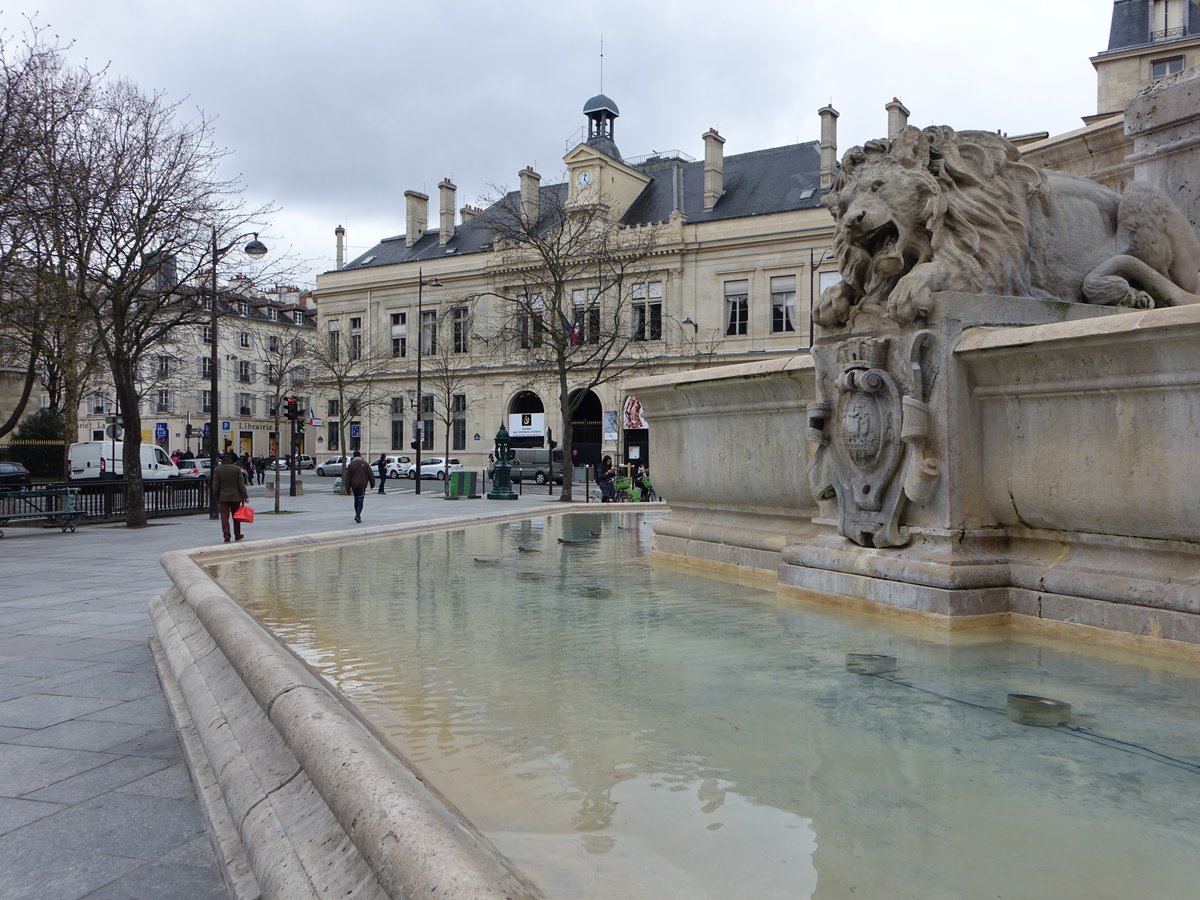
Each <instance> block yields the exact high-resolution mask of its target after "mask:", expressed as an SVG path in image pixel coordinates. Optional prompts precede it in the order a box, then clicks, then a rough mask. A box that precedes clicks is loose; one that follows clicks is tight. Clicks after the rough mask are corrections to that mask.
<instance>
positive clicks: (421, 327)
mask: <svg viewBox="0 0 1200 900" xmlns="http://www.w3.org/2000/svg"><path fill="white" fill-rule="evenodd" d="M425 285H429V286H430V287H441V286H442V283H441V282H440V281H438V279H437V276H436V275H434V276H433V278H431V279H430V280H429V281H426V280H425V273H424V272H423V271H422V270H421V269H420V268H418V269H417V447H416V450H417V462H416V466H417V468H416V473H417V483H416V485H414V487H413V491H414V492H415V493H418V494H419V493H421V441H422V440H423V439H424V437H425V419H424V416H423V415H422V413H423V412H424V410H423V409H422V404H421V355H422V351H423V349H424V344H425V323H424V322H423V321H422V318H423V317H422V315H421V314H422V313H423V312H424V309H423V308H422V306H421V299H422V298H421V289H422V288H424V287H425Z"/></svg>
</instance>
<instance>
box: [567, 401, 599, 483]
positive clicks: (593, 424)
mask: <svg viewBox="0 0 1200 900" xmlns="http://www.w3.org/2000/svg"><path fill="white" fill-rule="evenodd" d="M580 394H581V392H580V391H576V392H575V393H573V394H572V395H571V400H572V401H573V402H574V401H575V400H576V399H578V406H577V407H576V408H575V415H574V416H573V417H572V419H573V421H572V423H571V463H572V464H573V465H576V466H594V465H596V464H597V463H599V462H600V449H601V447H602V445H603V443H604V427H603V426H604V407H603V406H601V405H600V398H599V397H597V396H596V395H595V394H594V393H593V392H592V391H590V390H588V391H583V392H582V396H580Z"/></svg>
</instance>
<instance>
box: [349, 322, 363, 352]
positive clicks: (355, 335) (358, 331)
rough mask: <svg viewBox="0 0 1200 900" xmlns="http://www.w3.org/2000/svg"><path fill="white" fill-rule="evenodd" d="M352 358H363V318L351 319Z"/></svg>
mask: <svg viewBox="0 0 1200 900" xmlns="http://www.w3.org/2000/svg"><path fill="white" fill-rule="evenodd" d="M350 359H351V360H355V359H362V319H359V318H355V319H351V320H350Z"/></svg>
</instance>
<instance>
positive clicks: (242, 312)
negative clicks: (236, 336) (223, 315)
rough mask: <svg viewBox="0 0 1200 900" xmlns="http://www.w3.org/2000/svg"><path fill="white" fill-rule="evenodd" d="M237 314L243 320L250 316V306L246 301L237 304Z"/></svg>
mask: <svg viewBox="0 0 1200 900" xmlns="http://www.w3.org/2000/svg"><path fill="white" fill-rule="evenodd" d="M237 314H238V315H239V316H241V317H242V318H243V319H244V318H245V317H246V316H248V315H250V304H249V303H247V302H246V301H245V300H239V301H238V304H237Z"/></svg>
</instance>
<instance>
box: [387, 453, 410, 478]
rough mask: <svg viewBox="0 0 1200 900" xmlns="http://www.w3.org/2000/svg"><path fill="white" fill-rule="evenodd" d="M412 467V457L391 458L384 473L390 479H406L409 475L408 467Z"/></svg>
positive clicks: (388, 458) (388, 459)
mask: <svg viewBox="0 0 1200 900" xmlns="http://www.w3.org/2000/svg"><path fill="white" fill-rule="evenodd" d="M411 465H412V457H411V456H389V457H387V468H386V469H384V471H385V472H387V477H388V478H404V477H405V476H406V475H408V467H409V466H411Z"/></svg>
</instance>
